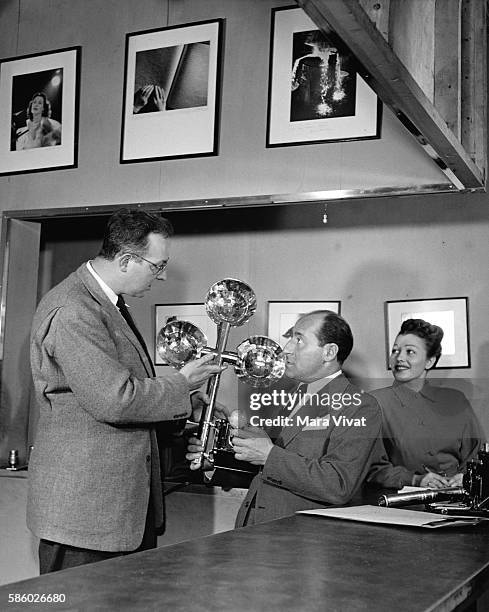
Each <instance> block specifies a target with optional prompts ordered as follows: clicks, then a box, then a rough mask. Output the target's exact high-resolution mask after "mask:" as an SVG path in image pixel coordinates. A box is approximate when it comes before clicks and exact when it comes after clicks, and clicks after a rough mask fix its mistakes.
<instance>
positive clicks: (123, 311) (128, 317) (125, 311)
mask: <svg viewBox="0 0 489 612" xmlns="http://www.w3.org/2000/svg"><path fill="white" fill-rule="evenodd" d="M116 306H117V308H118V309H119V312H120V313H121V315H122V316H123V317H124V319H125V321H126V323H127V324H128V325H129V327H130V328H131V330H132V332H133V334H134V335H135V336H136V338H137V339H138V341H139V344H140V345H141V346H142V347H143V350H144V352H145V353H146V357H147V358H148V361H149V363H152V361H151V357H150V356H149V352H148V347H147V346H146V342H145V341H144V338H143V337H142V336H141V332H140V331H139V329H138V328H137V327H136V324H135V323H134V320H133V318H132V317H131V315H130V314H129V310H128V308H127V306H126V303H125V302H124V300H123V298H122V296H121V295H119V297H118V298H117V304H116Z"/></svg>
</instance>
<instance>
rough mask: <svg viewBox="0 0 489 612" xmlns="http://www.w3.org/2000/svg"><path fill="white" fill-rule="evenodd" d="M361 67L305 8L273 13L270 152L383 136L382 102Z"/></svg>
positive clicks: (273, 11)
mask: <svg viewBox="0 0 489 612" xmlns="http://www.w3.org/2000/svg"><path fill="white" fill-rule="evenodd" d="M360 69H361V67H360V66H359V65H358V62H357V61H356V59H355V57H354V56H353V54H352V53H351V52H350V50H349V49H348V48H347V47H346V46H345V45H344V43H343V42H342V41H341V39H340V38H339V37H338V36H337V34H336V33H335V32H334V31H333V30H331V31H330V33H329V34H328V36H327V37H326V35H325V33H324V32H322V31H320V30H319V29H318V27H317V26H316V25H315V24H314V22H313V21H312V20H311V19H310V18H309V17H308V15H307V14H306V13H305V12H304V11H303V10H302V9H301V8H299V7H297V6H285V7H279V8H274V9H272V24H271V35H270V60H269V79H268V110H267V133H266V146H267V148H273V147H283V146H291V145H305V144H319V143H326V142H336V141H348V140H372V139H377V138H380V130H381V120H382V103H381V102H380V100H379V98H378V97H377V95H376V94H375V92H374V91H373V90H372V89H371V88H370V86H369V85H368V84H367V82H366V80H365V79H364V78H363V76H362V75H361V74H360Z"/></svg>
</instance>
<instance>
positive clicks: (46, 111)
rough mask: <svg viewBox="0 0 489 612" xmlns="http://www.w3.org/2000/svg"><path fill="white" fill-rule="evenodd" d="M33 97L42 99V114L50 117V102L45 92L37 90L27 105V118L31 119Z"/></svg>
mask: <svg viewBox="0 0 489 612" xmlns="http://www.w3.org/2000/svg"><path fill="white" fill-rule="evenodd" d="M34 98H42V100H43V106H42V116H43V117H51V103H50V102H49V100H48V98H47V96H46V94H45V93H42V92H40V91H38V92H37V93H35V94H34V95H33V96H32V98H31V100H30V102H29V104H28V106H27V116H28V117H29V119H30V120H31V121H32V110H31V109H32V103H33V102H34Z"/></svg>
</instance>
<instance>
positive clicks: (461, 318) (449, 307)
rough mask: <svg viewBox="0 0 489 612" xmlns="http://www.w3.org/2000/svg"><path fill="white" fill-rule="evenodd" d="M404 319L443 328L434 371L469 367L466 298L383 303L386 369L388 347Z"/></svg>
mask: <svg viewBox="0 0 489 612" xmlns="http://www.w3.org/2000/svg"><path fill="white" fill-rule="evenodd" d="M406 319H423V320H424V321H428V323H431V324H433V325H438V326H439V327H441V328H442V329H443V340H442V343H441V347H442V353H441V357H440V361H439V362H438V363H437V365H436V367H437V369H440V368H470V347H469V301H468V298H466V297H456V298H434V299H430V300H403V301H391V302H386V328H387V334H386V341H387V347H386V348H387V369H389V354H390V352H391V349H392V345H393V344H394V340H395V339H396V336H397V334H398V333H399V330H400V328H401V324H402V322H403V321H405V320H406Z"/></svg>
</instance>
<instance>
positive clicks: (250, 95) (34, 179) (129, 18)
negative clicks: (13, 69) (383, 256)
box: [0, 0, 447, 210]
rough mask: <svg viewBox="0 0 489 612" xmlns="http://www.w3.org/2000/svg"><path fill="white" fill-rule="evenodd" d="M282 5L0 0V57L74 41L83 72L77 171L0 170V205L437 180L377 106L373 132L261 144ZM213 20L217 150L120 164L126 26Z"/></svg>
mask: <svg viewBox="0 0 489 612" xmlns="http://www.w3.org/2000/svg"><path fill="white" fill-rule="evenodd" d="M286 4H287V3H285V5H286ZM283 5H284V2H283V0H226V1H225V2H224V1H222V0H169V1H165V0H142V1H141V2H138V3H134V2H133V1H132V0H84V2H83V3H80V2H76V1H75V0H49V1H48V0H3V2H2V3H1V6H0V57H3V58H5V57H12V56H20V55H25V54H30V53H37V52H41V51H48V50H55V49H60V48H63V47H67V46H73V45H81V46H82V69H81V96H80V135H79V162H78V168H77V169H73V170H58V171H49V172H41V173H36V174H22V175H15V176H10V177H0V209H1V210H19V209H37V208H46V207H70V206H85V205H87V206H90V205H100V204H114V203H115V204H118V203H133V202H155V201H156V202H158V201H167V200H183V199H192V198H212V197H221V196H222V197H224V196H239V195H254V194H280V193H282V194H284V193H285V194H287V193H297V192H307V191H315V190H324V189H328V190H331V189H366V188H375V187H390V186H417V187H419V186H423V185H428V184H433V183H446V182H447V181H446V179H445V177H444V175H443V174H442V173H441V171H440V170H439V168H438V167H437V166H436V165H435V164H434V163H433V162H432V161H431V160H430V159H429V158H428V157H427V156H426V154H425V153H424V152H423V151H421V150H420V148H419V147H418V145H417V143H416V142H415V141H414V139H413V138H412V137H411V136H410V135H409V134H408V133H407V131H406V130H405V129H404V128H403V127H402V126H401V125H400V124H399V122H398V121H397V119H396V118H395V117H394V116H393V115H392V114H391V113H390V112H389V111H388V110H387V109H384V117H383V124H382V138H381V139H380V140H366V141H362V142H340V143H329V144H322V145H309V146H292V147H280V148H274V149H266V148H265V132H266V114H267V95H268V94H267V87H268V55H269V39H270V19H271V8H272V7H274V6H283ZM217 17H223V18H225V19H226V28H225V50H224V69H223V80H222V109H221V110H222V112H221V130H220V154H219V156H217V157H208V158H195V159H183V160H169V161H164V162H147V163H135V164H124V165H121V164H119V144H120V130H121V112H122V92H123V76H124V44H125V34H126V33H127V32H136V31H140V30H145V29H149V28H156V27H164V26H166V25H174V24H180V23H189V22H195V21H199V20H204V19H213V18H217Z"/></svg>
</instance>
